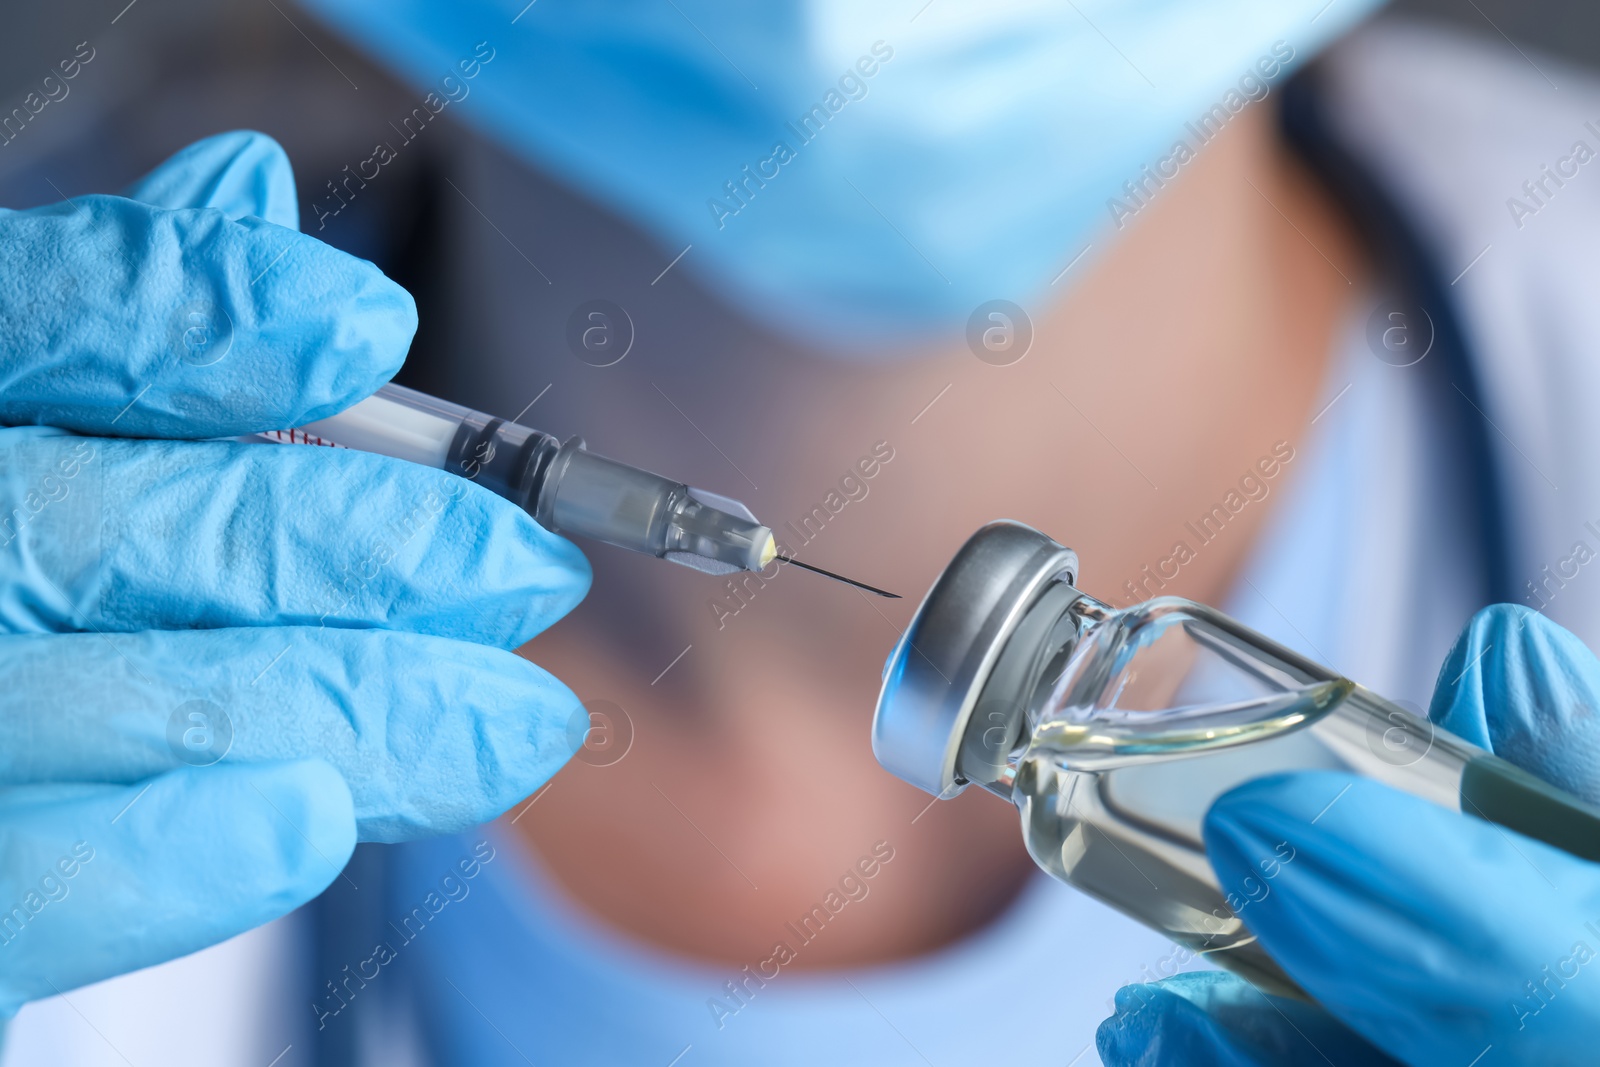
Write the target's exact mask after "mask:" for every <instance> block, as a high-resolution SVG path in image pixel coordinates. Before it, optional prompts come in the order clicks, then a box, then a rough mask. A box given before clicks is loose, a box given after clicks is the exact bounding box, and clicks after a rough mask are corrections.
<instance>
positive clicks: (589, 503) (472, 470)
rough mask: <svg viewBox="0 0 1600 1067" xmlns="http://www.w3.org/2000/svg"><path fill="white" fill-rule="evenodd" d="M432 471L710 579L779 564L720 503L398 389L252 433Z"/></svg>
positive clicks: (572, 446)
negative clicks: (332, 411)
mask: <svg viewBox="0 0 1600 1067" xmlns="http://www.w3.org/2000/svg"><path fill="white" fill-rule="evenodd" d="M260 436H262V437H264V438H266V439H268V440H271V441H278V442H282V443H285V444H310V445H332V446H335V447H342V448H353V449H357V450H359V451H362V452H377V453H380V454H382V455H385V456H393V457H395V458H397V459H404V460H410V461H411V462H413V463H421V464H424V465H426V466H429V467H439V468H442V469H444V470H448V471H452V472H454V473H456V474H459V475H461V476H462V477H464V478H468V479H470V480H472V481H474V482H477V483H478V484H479V485H481V486H483V487H484V488H486V489H490V490H492V491H494V492H496V493H498V494H500V495H501V496H503V497H505V498H506V499H508V500H510V501H511V502H512V503H514V504H516V505H517V506H519V507H521V508H522V509H523V510H525V511H527V512H528V514H530V515H532V516H533V517H534V518H535V519H537V520H538V522H539V524H540V525H541V526H543V527H544V528H545V529H547V530H552V531H555V532H557V533H562V534H569V535H573V536H577V537H589V538H593V539H594V540H596V541H604V542H605V543H606V544H609V545H616V546H617V547H619V548H626V549H629V550H631V551H634V552H644V553H646V554H648V555H652V556H658V557H660V558H661V559H665V560H669V561H671V562H673V563H679V564H682V565H683V566H686V567H693V568H694V569H695V570H698V571H704V572H706V573H707V574H732V573H733V572H735V571H759V570H761V569H762V568H764V567H766V566H767V565H768V564H769V563H771V562H772V561H773V560H774V559H776V558H777V556H778V548H777V544H776V542H775V541H774V540H773V537H772V531H771V530H770V529H768V528H767V527H765V526H763V525H761V523H759V522H757V521H756V517H755V516H754V515H753V514H751V512H750V509H749V508H747V507H745V506H744V505H743V504H741V503H739V501H737V500H732V499H730V498H728V497H725V496H718V495H717V494H715V493H708V492H705V491H704V490H701V489H691V488H690V487H688V486H686V485H684V484H682V483H681V482H675V481H672V480H671V479H669V478H663V477H661V476H660V475H657V474H651V473H650V472H649V471H645V470H640V469H639V468H637V467H630V466H628V465H627V464H625V463H618V462H617V461H616V460H611V459H606V458H605V457H604V456H597V455H595V454H594V453H593V452H589V451H587V450H586V449H585V448H584V445H583V439H582V438H579V437H573V438H569V439H568V440H567V441H566V442H564V443H563V442H559V441H557V440H556V439H555V438H554V437H551V436H550V435H549V434H546V433H540V432H539V431H538V430H532V429H529V428H528V427H526V426H520V425H518V424H517V423H514V422H507V421H505V420H504V419H497V418H495V417H494V416H492V415H486V414H484V413H483V412H481V411H473V410H472V409H471V408H465V407H462V406H461V405H459V404H452V403H450V402H449V401H446V400H439V399H437V398H435V397H431V396H429V395H427V394H426V393H419V392H417V391H416V390H414V389H407V388H405V387H404V386H400V385H385V386H384V387H383V388H382V389H379V390H378V391H377V393H375V394H373V395H372V396H370V397H368V398H367V399H366V400H363V401H361V403H359V404H356V405H355V406H354V407H352V408H349V409H348V410H346V411H343V412H340V413H339V414H338V415H335V416H333V417H332V418H327V419H320V420H318V421H316V422H312V423H307V424H306V425H305V426H300V427H296V428H295V429H292V430H275V431H272V432H270V433H265V434H262V435H260Z"/></svg>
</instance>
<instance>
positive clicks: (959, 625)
mask: <svg viewBox="0 0 1600 1067" xmlns="http://www.w3.org/2000/svg"><path fill="white" fill-rule="evenodd" d="M1077 575H1078V554H1077V553H1076V552H1074V551H1072V549H1070V548H1066V547H1064V546H1062V545H1060V544H1058V543H1057V542H1055V541H1053V540H1051V539H1050V538H1049V537H1046V536H1045V535H1044V534H1042V533H1040V532H1039V531H1038V530H1035V529H1033V528H1032V527H1030V526H1024V525H1023V524H1022V523H1020V522H1011V521H1000V522H992V523H989V524H988V525H987V526H984V527H983V528H982V529H980V530H978V532H977V533H975V534H973V535H972V536H971V537H970V538H968V539H967V542H966V544H964V545H962V546H961V550H960V551H958V552H957V553H956V554H955V558H954V559H952V560H951V561H950V563H949V565H947V566H946V567H945V569H944V571H943V573H941V574H940V575H939V577H938V578H937V579H936V580H935V581H934V583H933V587H932V588H931V589H929V590H928V595H927V596H925V597H923V599H922V604H921V606H920V607H918V608H917V613H916V615H915V616H914V617H913V618H912V620H911V625H909V626H907V627H906V631H905V634H904V635H903V636H902V637H901V639H900V642H899V643H898V644H897V645H895V648H894V651H893V652H891V653H890V654H889V660H888V662H887V663H885V664H884V668H883V691H882V692H881V693H880V694H879V695H878V710H877V713H876V714H875V715H874V716H873V719H872V752H873V755H875V756H877V758H878V762H879V763H880V764H882V765H883V767H884V768H885V769H886V770H888V771H890V772H891V773H893V774H895V775H896V776H898V777H900V778H903V779H905V780H906V781H908V782H910V783H911V784H912V785H914V786H916V787H918V788H919V789H923V790H926V791H927V792H929V793H932V794H934V795H935V796H938V797H952V796H955V795H956V794H957V793H959V792H960V791H961V790H962V789H964V788H965V787H966V784H967V783H966V782H965V781H964V780H962V779H961V778H959V777H958V776H957V773H956V756H957V753H958V751H959V749H960V747H961V739H962V735H963V734H964V733H965V732H966V728H967V721H968V720H969V719H970V718H971V716H972V709H973V706H974V705H975V704H976V703H977V700H978V695H979V693H981V692H982V690H983V687H984V684H985V683H986V682H987V681H988V678H989V674H990V672H991V671H992V670H993V669H994V665H995V661H996V660H997V659H998V658H999V656H1000V652H1001V650H1002V649H1003V648H1004V647H1005V644H1006V641H1007V640H1008V639H1009V638H1010V637H1011V635H1012V633H1013V632H1014V631H1015V630H1016V628H1017V624H1018V622H1019V621H1020V620H1021V619H1022V616H1023V615H1024V614H1025V613H1026V611H1027V609H1028V608H1029V607H1030V606H1031V605H1032V604H1033V603H1034V602H1035V601H1036V600H1037V599H1038V597H1039V596H1040V594H1041V593H1042V592H1043V591H1044V590H1045V589H1047V588H1048V587H1049V586H1050V585H1051V583H1053V582H1055V581H1057V580H1062V581H1066V582H1068V583H1073V582H1076V580H1077Z"/></svg>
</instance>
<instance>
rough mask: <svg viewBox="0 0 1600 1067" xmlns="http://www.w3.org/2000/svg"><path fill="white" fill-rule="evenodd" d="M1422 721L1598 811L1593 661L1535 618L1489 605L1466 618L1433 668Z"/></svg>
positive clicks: (1568, 637) (1597, 682)
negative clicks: (1435, 681)
mask: <svg viewBox="0 0 1600 1067" xmlns="http://www.w3.org/2000/svg"><path fill="white" fill-rule="evenodd" d="M1428 717H1429V718H1431V719H1432V720H1433V721H1434V722H1436V723H1438V724H1439V725H1440V726H1443V727H1444V728H1445V729H1447V730H1449V731H1450V732H1452V733H1454V734H1457V735H1459V736H1461V737H1464V738H1466V739H1467V740H1468V741H1471V742H1472V743H1473V744H1476V745H1479V746H1481V747H1483V748H1486V749H1489V750H1490V751H1492V752H1494V753H1495V754H1496V755H1498V756H1500V757H1501V758H1502V759H1506V760H1509V761H1511V762H1512V763H1515V764H1516V765H1517V766H1519V767H1521V768H1522V769H1523V770H1525V771H1528V772H1529V773H1531V774H1533V775H1535V776H1537V777H1539V778H1543V779H1544V780H1545V781H1547V782H1550V783H1552V784H1554V785H1558V786H1560V787H1561V788H1563V789H1565V790H1566V791H1567V792H1569V793H1572V794H1574V795H1576V796H1580V797H1583V798H1584V799H1585V800H1588V801H1591V802H1595V803H1600V660H1596V659H1595V656H1594V653H1592V652H1590V651H1589V649H1588V648H1587V647H1585V645H1584V643H1583V642H1582V641H1580V640H1578V638H1577V637H1576V636H1575V635H1573V634H1572V633H1571V632H1569V631H1567V630H1564V629H1562V628H1561V627H1560V626H1557V625H1556V624H1555V623H1553V622H1551V621H1550V620H1549V619H1547V618H1545V617H1544V616H1543V615H1541V614H1539V613H1538V612H1536V611H1530V610H1528V609H1527V608H1522V607H1516V606H1513V605H1511V604H1496V605H1494V606H1493V607H1488V608H1484V609H1483V610H1482V611H1480V612H1478V613H1477V614H1476V615H1474V616H1473V617H1472V621H1471V622H1470V623H1468V624H1467V628H1466V630H1465V631H1463V632H1462V634H1461V636H1460V637H1459V638H1457V639H1456V643H1455V647H1454V648H1452V649H1451V650H1450V654H1449V655H1448V656H1446V657H1445V661H1444V666H1443V667H1442V668H1440V671H1439V683H1438V685H1437V687H1436V688H1435V689H1434V691H1433V701H1432V703H1431V704H1430V705H1429V706H1428Z"/></svg>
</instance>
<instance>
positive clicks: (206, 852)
mask: <svg viewBox="0 0 1600 1067" xmlns="http://www.w3.org/2000/svg"><path fill="white" fill-rule="evenodd" d="M0 249H4V252H3V255H0V423H4V424H6V425H8V426H10V427H12V428H9V429H0V679H3V680H4V686H5V692H4V695H3V696H0V707H3V709H4V710H3V713H0V1018H3V1017H9V1016H10V1015H11V1014H13V1013H14V1012H15V1011H16V1010H17V1008H18V1007H19V1006H20V1005H21V1004H22V1003H23V1002H25V1001H27V1000H30V999H33V998H36V997H40V996H47V995H49V994H51V993H53V992H56V991H62V990H68V989H71V988H73V987H74V986H78V985H82V984H84V983H86V982H91V981H95V980H98V979H101V978H105V977H108V976H110V975H115V974H119V973H122V972H125V971H131V970H134V969H136V968H139V967H144V966H147V965H149V964H153V963H157V962H160V961H162V960H166V959H170V958H172V957H175V956H179V955H182V954H184V953H187V952H191V951H194V950H195V949H198V948H201V947H203V946H205V945H209V944H212V943H214V942H217V941H220V940H222V939H224V938H227V937H230V936H232V935H234V934H237V933H239V932H241V931H243V930H246V929H249V928H250V927H253V926H256V925H258V924H260V923H263V922H266V921H267V920H269V919H272V918H274V917H276V916H278V915H282V914H284V913H285V912H287V911H289V910H290V909H292V908H294V907H296V906H297V905H299V904H301V903H303V902H305V901H306V900H308V899H310V898H311V897H313V896H315V895H316V894H317V893H318V892H320V891H321V890H322V889H323V888H324V887H325V886H326V885H328V883H329V882H330V881H332V880H333V878H334V877H336V876H337V875H338V874H339V871H340V870H341V868H342V867H343V866H344V864H345V862H346V860H347V859H348V858H349V856H350V852H351V849H352V848H353V847H354V845H355V843H356V841H357V840H368V841H397V840H402V839H405V838H410V837H417V836H421V835H426V834H433V833H443V832H448V831H454V830H458V829H460V828H462V827H464V826H467V825H469V824H472V823H476V822H481V821H484V820H487V819H491V818H493V817H495V816H496V815H498V814H499V813H500V812H502V811H504V810H505V809H506V808H507V807H509V806H510V805H511V804H513V803H515V802H516V800H517V799H518V798H520V797H523V796H525V795H527V794H528V793H529V792H530V791H532V790H533V789H534V788H535V787H536V786H538V785H539V783H540V782H542V781H543V780H544V779H545V778H547V777H548V776H549V775H551V774H552V773H553V772H554V771H555V770H556V769H557V768H558V767H559V766H561V764H562V763H563V762H565V760H566V759H567V756H568V755H569V753H570V751H571V750H570V747H569V745H568V742H567V740H566V729H565V728H566V723H567V719H568V717H569V715H570V714H571V713H572V712H573V710H574V708H575V706H576V704H575V700H574V698H573V697H572V695H571V694H570V693H569V692H568V691H567V690H566V689H565V688H564V687H563V686H562V685H561V684H560V683H559V682H557V681H555V680H554V679H553V678H551V677H550V676H549V675H547V674H545V673H544V672H543V671H541V670H540V669H539V668H537V667H535V666H534V665H533V664H531V663H529V662H528V661H526V660H524V659H522V658H520V657H518V656H516V655H514V654H513V653H512V652H510V651H507V650H508V649H513V648H516V647H517V646H518V645H520V644H522V643H523V642H525V641H527V640H528V639H529V638H530V637H532V636H533V635H534V634H536V633H538V632H539V631H540V630H541V629H542V628H544V627H545V626H546V625H548V624H549V623H550V622H551V621H552V620H554V619H556V618H557V617H558V616H560V615H561V614H563V613H564V612H566V611H568V610H569V609H570V608H571V607H572V606H573V605H574V604H576V603H577V601H578V600H579V599H580V598H581V597H582V595H583V593H584V591H585V590H586V589H587V586H588V580H589V570H588V565H587V564H586V563H585V561H584V558H583V556H582V555H581V554H580V553H579V552H578V551H577V549H575V548H574V547H573V546H572V545H570V544H569V543H567V542H566V541H564V540H561V539H560V538H557V537H554V536H552V535H551V534H548V533H546V532H545V531H544V530H542V529H541V528H540V527H539V526H538V525H536V524H535V523H534V522H533V520H532V519H530V518H529V517H528V516H527V515H525V514H524V513H522V512H521V511H520V510H518V509H517V508H516V507H514V506H512V505H511V504H509V503H508V502H506V501H504V500H502V499H500V498H499V497H496V496H494V495H492V494H491V493H488V492H486V491H484V490H482V489H480V488H479V487H477V486H475V485H471V484H469V483H468V482H466V481H464V480H463V479H460V478H457V477H456V476H454V475H452V474H449V473H446V472H444V471H439V470H430V469H427V468H424V467H420V466H415V465H411V464H407V463H402V462H399V461H397V460H392V459H386V458H384V457H380V456H373V455H367V454H364V453H361V452H352V451H347V450H343V449H333V448H316V447H309V446H292V445H272V444H243V443H235V442H231V441H215V440H204V439H206V438H219V437H228V436H232V435H240V434H247V433H252V432H255V431H261V430H270V429H277V428H283V427H288V426H294V425H297V424H300V423H303V422H306V421H308V420H312V419H318V418H322V417H325V416H327V415H330V414H333V413H334V412H337V411H339V410H341V409H343V408H345V407H347V406H349V405H350V404H352V403H354V402H356V401H357V400H359V399H361V398H362V397H365V396H367V395H368V394H370V393H371V392H373V391H374V390H375V389H377V388H378V386H379V385H381V384H382V383H383V382H385V381H387V380H388V378H389V377H390V376H391V375H392V374H393V373H394V372H395V370H396V368H398V367H399V366H400V363H401V360H402V359H403V358H404V356H405V353H406V347H407V345H408V344H409V343H410V339H411V334H412V331H413V329H414V328H415V325H416V312H415V309H414V306H413V304H412V302H411V298H410V297H409V296H408V295H407V294H406V293H405V291H404V290H402V289H401V288H400V287H399V286H397V285H395V284H394V283H393V282H391V281H389V280H388V279H386V278H385V277H384V276H383V275H382V274H381V273H380V272H379V271H378V270H377V269H376V268H375V267H373V266H372V265H371V264H370V263H366V262H363V261H361V260H358V259H355V258H353V257H351V256H348V255H345V254H344V253H342V252H338V251H335V250H334V249H332V248H329V247H328V246H326V245H324V244H322V243H320V242H318V241H316V240H314V239H313V238H311V237H306V236H302V235H301V234H300V233H298V232H297V230H296V210H295V201H294V186H293V179H292V176H291V174H290V171H289V165H288V161H287V159H286V157H285V156H284V154H283V151H282V149H280V148H279V147H278V146H277V144H275V143H274V142H273V141H271V140H270V139H268V138H266V137H264V136H262V135H260V134H253V133H231V134H224V135H222V136H219V137H213V138H211V139H209V140H206V141H202V142H200V143H199V144H196V145H193V146H191V147H190V148H188V149H186V150H184V151H183V152H180V153H179V154H178V155H177V156H175V157H173V158H172V159H171V160H169V161H168V162H167V163H165V164H164V165H163V166H162V167H161V168H160V169H159V170H157V171H156V172H155V173H154V174H152V175H150V176H149V177H148V178H146V179H145V180H144V181H142V182H140V183H139V184H138V185H136V186H135V187H134V188H132V189H131V190H129V194H128V198H122V197H114V196H87V197H81V198H79V199H77V200H74V201H71V202H69V203H64V204H57V205H53V206H50V207H44V208H38V209H35V210H31V211H21V212H4V211H0ZM35 424H37V425H35ZM46 427H53V428H46ZM80 435H81V436H80ZM113 435H121V436H113Z"/></svg>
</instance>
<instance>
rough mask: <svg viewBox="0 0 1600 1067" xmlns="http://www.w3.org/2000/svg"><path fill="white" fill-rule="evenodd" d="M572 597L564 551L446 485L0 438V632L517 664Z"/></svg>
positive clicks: (579, 577)
mask: <svg viewBox="0 0 1600 1067" xmlns="http://www.w3.org/2000/svg"><path fill="white" fill-rule="evenodd" d="M588 584H589V565H588V563H587V561H586V560H585V559H584V558H583V554H582V553H580V552H579V551H578V550H577V548H575V547H574V546H573V545H572V544H571V543H570V542H568V541H566V540H564V539H562V538H559V537H557V536H555V535H554V534H550V533H547V532H545V530H544V529H543V528H541V527H540V526H539V525H538V523H536V522H534V521H533V519H532V518H530V517H529V516H528V515H527V514H526V513H525V512H523V511H522V510H521V509H520V508H517V507H516V506H515V505H513V504H511V503H510V502H508V501H506V500H503V499H501V498H500V497H497V496H495V495H494V494H493V493H490V492H488V491H486V490H484V489H482V488H480V487H478V486H474V485H472V484H470V483H469V482H467V481H466V480H465V479H463V478H459V477H457V476H455V475H454V474H451V473H449V472H447V471H441V470H432V469H430V468H427V467H422V466H419V465H416V464H410V463H402V462H400V461H398V460H393V459H388V458H386V457H383V456H374V455H370V454H367V453H363V452H355V451H352V450H349V449H333V448H313V447H310V446H297V445H274V444H259V445H247V444H239V443H235V442H220V441H208V442H199V441H120V440H114V439H107V438H90V437H73V436H70V435H67V434H63V433H61V432H60V431H55V430H49V429H44V428H35V427H20V428H15V429H9V430H0V630H5V631H9V632H12V633H29V632H39V631H46V632H61V631H74V630H76V631H83V630H95V631H136V630H148V629H178V628H189V627H208V628H216V627H227V626H268V625H311V626H321V625H325V626H330V627H332V626H338V627H361V626H376V627H383V628H386V629H395V630H413V631H418V632H423V633H432V634H438V635H441V636H446V637H455V638H460V639H462V640H467V641H476V642H478V643H480V644H490V645H497V646H500V647H504V648H515V647H516V646H518V645H521V644H523V643H524V642H526V641H528V640H529V639H530V638H532V637H533V636H534V635H535V634H537V633H538V632H539V631H540V630H542V629H544V628H545V627H546V626H548V625H549V624H550V623H551V622H553V621H555V620H556V619H557V618H559V617H560V616H562V615H564V614H565V613H566V612H567V611H569V610H571V608H572V607H573V606H574V605H575V604H577V602H578V601H579V600H580V599H582V597H583V595H584V593H585V591H587V589H588Z"/></svg>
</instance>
